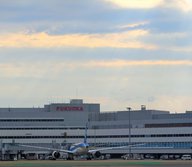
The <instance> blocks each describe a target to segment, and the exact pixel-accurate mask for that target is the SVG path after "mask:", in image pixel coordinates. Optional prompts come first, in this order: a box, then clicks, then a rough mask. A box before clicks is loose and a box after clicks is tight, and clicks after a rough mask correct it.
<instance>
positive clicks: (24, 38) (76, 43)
mask: <svg viewBox="0 0 192 167" xmlns="http://www.w3.org/2000/svg"><path fill="white" fill-rule="evenodd" d="M147 34H148V31H146V30H133V31H127V32H122V33H111V34H91V35H90V34H72V35H68V34H67V35H49V34H46V33H37V34H24V33H19V34H4V35H1V36H0V47H20V48H22V47H43V48H50V47H89V48H98V47H113V48H135V49H138V48H142V49H156V46H155V45H152V44H145V43H143V42H141V41H140V40H139V38H140V37H143V36H146V35H147Z"/></svg>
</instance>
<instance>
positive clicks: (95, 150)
mask: <svg viewBox="0 0 192 167" xmlns="http://www.w3.org/2000/svg"><path fill="white" fill-rule="evenodd" d="M140 145H144V144H132V145H128V146H119V147H105V148H97V149H90V150H89V151H88V152H89V153H94V152H97V151H104V150H113V149H122V148H129V147H134V146H140Z"/></svg>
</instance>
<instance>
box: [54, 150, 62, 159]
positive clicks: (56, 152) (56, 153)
mask: <svg viewBox="0 0 192 167" xmlns="http://www.w3.org/2000/svg"><path fill="white" fill-rule="evenodd" d="M60 155H61V154H60V152H58V151H53V152H52V157H53V158H54V159H58V158H59V157H60Z"/></svg>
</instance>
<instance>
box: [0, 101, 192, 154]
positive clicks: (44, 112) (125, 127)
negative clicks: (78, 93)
mask: <svg viewBox="0 0 192 167" xmlns="http://www.w3.org/2000/svg"><path fill="white" fill-rule="evenodd" d="M87 122H88V123H89V124H88V126H89V129H88V142H89V144H90V145H91V146H97V147H111V146H124V145H128V144H130V143H131V144H142V145H140V146H134V147H131V153H139V154H158V155H161V154H165V153H166V154H192V128H191V127H192V112H191V111H186V112H185V113H174V114H173V113H170V112H169V111H161V110H148V109H147V108H146V106H144V105H142V106H141V109H140V110H133V109H131V108H128V110H125V111H110V112H101V111H100V104H95V103H84V102H83V100H82V99H73V100H71V101H70V102H69V103H51V104H47V105H44V107H43V108H0V142H1V143H0V144H1V154H2V155H3V154H6V153H7V152H14V151H16V152H19V151H25V152H35V151H38V152H41V151H42V152H43V151H45V150H35V149H34V148H20V147H18V146H15V145H14V144H15V143H20V144H30V145H35V146H43V147H54V148H66V147H67V146H68V145H70V144H72V143H78V142H81V141H83V138H84V131H85V125H86V123H87ZM129 151H130V150H128V149H114V150H108V151H105V152H103V153H110V154H126V153H128V152H129Z"/></svg>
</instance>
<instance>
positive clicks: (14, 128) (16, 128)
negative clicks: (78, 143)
mask: <svg viewBox="0 0 192 167" xmlns="http://www.w3.org/2000/svg"><path fill="white" fill-rule="evenodd" d="M61 129H64V130H67V129H73V130H77V129H85V128H84V127H33V128H30V127H26V128H19V127H6V128H5V127H0V130H61Z"/></svg>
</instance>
